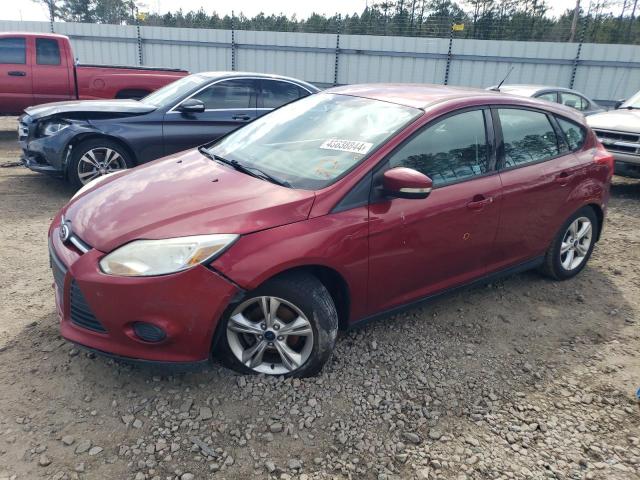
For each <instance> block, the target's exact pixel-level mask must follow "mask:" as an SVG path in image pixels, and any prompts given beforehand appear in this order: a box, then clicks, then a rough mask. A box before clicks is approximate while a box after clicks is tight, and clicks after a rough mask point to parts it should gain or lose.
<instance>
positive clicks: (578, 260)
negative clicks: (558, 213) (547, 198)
mask: <svg viewBox="0 0 640 480" xmlns="http://www.w3.org/2000/svg"><path fill="white" fill-rule="evenodd" d="M598 228H599V225H598V217H597V215H596V213H595V212H594V211H593V209H592V208H591V207H583V208H581V209H580V210H578V211H577V212H576V213H574V214H573V215H571V217H569V218H568V219H567V221H566V222H564V224H563V225H562V227H561V228H560V231H559V232H558V234H557V235H556V237H555V238H554V239H553V242H551V246H550V247H549V249H548V250H547V253H546V254H545V258H544V264H543V265H542V267H541V271H542V273H543V274H545V275H546V276H548V277H551V278H553V279H555V280H568V279H569V278H573V277H575V276H576V275H577V274H578V273H580V272H581V271H582V269H583V268H584V267H585V265H586V264H587V262H588V261H589V258H590V257H591V253H592V252H593V247H594V246H595V243H596V236H597V232H598Z"/></svg>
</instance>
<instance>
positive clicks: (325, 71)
mask: <svg viewBox="0 0 640 480" xmlns="http://www.w3.org/2000/svg"><path fill="white" fill-rule="evenodd" d="M235 38H236V43H237V44H238V46H237V49H236V58H237V63H236V66H237V70H244V71H251V72H260V73H277V74H280V75H288V76H290V77H297V78H301V79H305V80H309V81H311V82H316V83H319V84H326V85H328V84H332V83H333V64H334V58H335V46H336V36H335V35H330V34H323V33H293V32H255V31H246V30H240V31H236V32H235Z"/></svg>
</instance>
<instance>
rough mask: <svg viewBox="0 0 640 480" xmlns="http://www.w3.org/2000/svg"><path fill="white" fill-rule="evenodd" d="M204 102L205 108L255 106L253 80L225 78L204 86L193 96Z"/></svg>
mask: <svg viewBox="0 0 640 480" xmlns="http://www.w3.org/2000/svg"><path fill="white" fill-rule="evenodd" d="M193 98H195V99H196V100H200V101H202V102H203V103H204V108H206V109H207V110H215V109H222V108H225V109H227V108H228V109H234V108H238V109H241V108H250V107H255V100H256V95H255V89H254V82H253V80H249V79H238V80H225V81H222V82H220V83H216V84H214V85H211V86H210V87H208V88H205V89H204V90H202V91H201V92H200V93H197V94H196V95H194V96H193Z"/></svg>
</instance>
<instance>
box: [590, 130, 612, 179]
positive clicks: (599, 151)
mask: <svg viewBox="0 0 640 480" xmlns="http://www.w3.org/2000/svg"><path fill="white" fill-rule="evenodd" d="M593 161H594V162H596V163H597V164H598V165H606V166H607V168H608V169H609V175H608V178H609V179H611V177H612V176H613V168H614V165H615V159H614V158H613V155H611V154H610V153H609V152H608V151H607V149H606V148H604V145H602V143H601V142H600V140H596V152H595V154H594V155H593Z"/></svg>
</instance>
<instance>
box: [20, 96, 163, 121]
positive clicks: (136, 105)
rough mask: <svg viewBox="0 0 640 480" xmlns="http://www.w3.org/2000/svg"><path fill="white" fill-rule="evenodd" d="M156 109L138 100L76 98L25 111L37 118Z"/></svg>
mask: <svg viewBox="0 0 640 480" xmlns="http://www.w3.org/2000/svg"><path fill="white" fill-rule="evenodd" d="M155 109H156V107H154V106H153V105H145V104H144V103H141V102H138V101H137V100H74V101H69V102H54V103H45V104H42V105H36V106H34V107H29V108H27V109H26V110H25V113H27V115H29V116H30V117H32V118H34V119H36V120H37V119H38V118H44V117H50V116H52V115H64V114H70V115H71V116H74V117H75V116H78V114H86V113H100V114H107V115H109V114H122V115H141V114H144V113H150V112H153V111H154V110H155Z"/></svg>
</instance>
